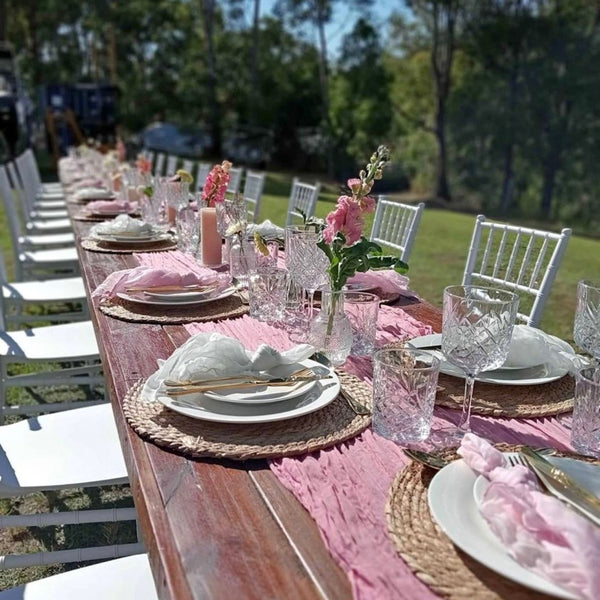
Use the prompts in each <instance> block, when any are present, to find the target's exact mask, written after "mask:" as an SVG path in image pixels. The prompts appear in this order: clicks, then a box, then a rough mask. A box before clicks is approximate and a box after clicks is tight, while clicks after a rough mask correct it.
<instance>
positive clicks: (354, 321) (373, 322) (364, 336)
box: [344, 291, 380, 356]
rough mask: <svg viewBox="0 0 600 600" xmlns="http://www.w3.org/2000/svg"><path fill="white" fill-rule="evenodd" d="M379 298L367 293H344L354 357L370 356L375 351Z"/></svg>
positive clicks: (351, 352) (351, 351)
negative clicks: (350, 326)
mask: <svg viewBox="0 0 600 600" xmlns="http://www.w3.org/2000/svg"><path fill="white" fill-rule="evenodd" d="M379 302H380V300H379V296H376V295H375V294H369V293H367V292H348V291H346V292H344V311H345V313H346V315H347V317H348V320H349V321H350V324H351V325H352V349H351V350H350V354H352V355H353V356H369V355H371V354H372V353H373V350H374V349H375V336H376V334H377V315H378V314H379Z"/></svg>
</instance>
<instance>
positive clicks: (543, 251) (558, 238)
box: [463, 215, 571, 327]
mask: <svg viewBox="0 0 600 600" xmlns="http://www.w3.org/2000/svg"><path fill="white" fill-rule="evenodd" d="M570 237H571V230H570V229H563V230H562V231H561V232H560V233H552V232H549V231H543V230H540V229H530V228H528V227H519V226H515V225H509V224H506V223H497V222H493V221H488V220H487V219H486V218H485V216H484V215H479V216H478V217H477V219H476V221H475V229H474V230H473V237H472V239H471V246H470V248H469V254H468V257H467V263H466V266H465V272H464V275H463V285H486V286H489V287H502V288H505V289H508V290H510V291H513V292H516V293H517V294H519V296H520V297H521V303H520V305H519V313H518V315H517V319H518V321H521V322H524V323H525V324H527V325H530V326H531V327H538V326H539V323H540V321H541V318H542V312H543V310H544V306H545V305H546V302H547V300H548V296H549V295H550V292H551V290H552V285H553V284H554V280H555V278H556V274H557V272H558V268H559V266H560V263H561V261H562V259H563V256H564V253H565V250H566V248H567V244H568V242H569V238H570Z"/></svg>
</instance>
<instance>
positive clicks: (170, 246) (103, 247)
mask: <svg viewBox="0 0 600 600" xmlns="http://www.w3.org/2000/svg"><path fill="white" fill-rule="evenodd" d="M81 247H82V248H83V249H84V250H89V251H90V252H105V253H107V254H135V253H136V252H166V251H168V250H177V243H176V242H174V241H173V240H164V241H160V242H148V243H147V244H136V245H135V246H129V247H123V246H121V247H119V246H114V245H112V244H111V243H110V242H99V241H96V240H90V239H87V240H83V241H82V242H81Z"/></svg>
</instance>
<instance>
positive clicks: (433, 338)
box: [407, 333, 574, 385]
mask: <svg viewBox="0 0 600 600" xmlns="http://www.w3.org/2000/svg"><path fill="white" fill-rule="evenodd" d="M556 340H558V338H556ZM559 341H560V342H561V344H562V345H563V346H564V350H565V351H566V352H569V353H571V354H573V353H574V352H573V349H572V348H571V346H569V344H567V342H564V341H562V340H559ZM441 342H442V334H441V333H433V334H431V335H424V336H421V337H418V338H415V339H413V340H410V341H408V342H407V344H408V345H409V346H410V347H412V348H423V347H427V346H436V345H437V346H439V345H440V344H441ZM432 352H433V353H434V354H435V355H436V356H438V357H439V359H440V373H445V374H446V375H452V376H454V377H460V378H462V379H464V377H465V373H464V371H462V370H461V369H459V368H458V367H455V366H454V365H453V364H451V363H449V362H448V361H447V360H446V359H445V358H444V355H443V354H442V353H441V351H439V350H432ZM567 372H568V371H567V369H565V368H562V367H557V366H555V365H550V364H543V365H537V366H534V367H527V368H521V369H514V368H510V369H505V368H503V367H501V368H499V369H495V370H493V371H484V372H483V373H480V374H479V375H478V376H477V377H476V378H475V381H481V382H483V383H494V384H498V385H542V384H544V383H550V382H551V381H556V380H557V379H560V378H561V377H564V376H565V375H566V374H567Z"/></svg>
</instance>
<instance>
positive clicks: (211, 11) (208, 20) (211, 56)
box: [202, 0, 222, 159]
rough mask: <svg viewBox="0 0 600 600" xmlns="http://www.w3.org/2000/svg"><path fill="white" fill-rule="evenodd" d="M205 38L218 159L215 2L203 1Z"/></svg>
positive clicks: (213, 149)
mask: <svg viewBox="0 0 600 600" xmlns="http://www.w3.org/2000/svg"><path fill="white" fill-rule="evenodd" d="M202 8H203V12H204V19H203V24H204V37H205V39H206V55H207V58H208V107H209V113H210V128H211V134H212V152H213V154H214V155H215V157H216V158H217V159H220V158H221V153H222V143H221V142H222V131H221V107H220V106H219V101H218V99H217V81H218V80H217V59H216V56H215V42H214V16H215V0H203V2H202Z"/></svg>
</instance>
